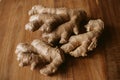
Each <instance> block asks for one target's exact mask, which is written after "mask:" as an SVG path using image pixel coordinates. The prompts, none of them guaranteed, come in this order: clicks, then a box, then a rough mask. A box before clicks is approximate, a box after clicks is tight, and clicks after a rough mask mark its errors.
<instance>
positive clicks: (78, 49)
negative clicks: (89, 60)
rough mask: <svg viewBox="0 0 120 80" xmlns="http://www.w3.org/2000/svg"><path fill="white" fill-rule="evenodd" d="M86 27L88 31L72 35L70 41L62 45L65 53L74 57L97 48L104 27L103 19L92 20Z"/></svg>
mask: <svg viewBox="0 0 120 80" xmlns="http://www.w3.org/2000/svg"><path fill="white" fill-rule="evenodd" d="M85 28H86V30H87V32H86V33H83V34H79V35H74V36H71V37H70V39H69V42H68V43H66V44H64V45H62V46H61V49H62V50H64V51H65V53H68V54H70V55H71V56H74V57H79V56H87V54H86V53H87V52H88V51H92V50H93V49H94V48H96V46H97V40H98V38H99V36H100V34H101V33H102V31H103V29H104V23H103V21H102V20H101V19H97V20H90V21H89V22H88V24H87V25H85Z"/></svg>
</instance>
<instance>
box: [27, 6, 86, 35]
mask: <svg viewBox="0 0 120 80" xmlns="http://www.w3.org/2000/svg"><path fill="white" fill-rule="evenodd" d="M79 14H81V15H79ZM83 14H84V16H82V15H83ZM29 15H30V16H31V17H30V19H29V23H28V24H26V26H25V29H26V30H29V31H36V30H38V29H39V28H40V30H41V31H42V32H47V33H49V32H52V31H53V30H54V29H56V28H57V27H58V26H59V25H61V24H64V23H66V22H68V21H70V20H72V18H73V16H74V17H75V16H76V17H77V18H79V17H81V19H80V21H81V20H82V19H86V17H87V15H86V12H85V11H83V10H78V9H67V8H46V7H43V6H41V5H35V6H33V7H32V9H31V10H30V11H29ZM80 21H79V22H80ZM77 22H78V21H77ZM75 24H76V23H75ZM65 25H66V24H65ZM76 25H77V24H76ZM76 30H77V29H76Z"/></svg>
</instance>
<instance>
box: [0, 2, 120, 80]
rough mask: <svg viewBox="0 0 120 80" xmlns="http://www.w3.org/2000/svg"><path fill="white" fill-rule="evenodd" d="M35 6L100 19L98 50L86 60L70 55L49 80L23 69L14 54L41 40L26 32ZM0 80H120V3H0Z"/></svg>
mask: <svg viewBox="0 0 120 80" xmlns="http://www.w3.org/2000/svg"><path fill="white" fill-rule="evenodd" d="M35 4H42V5H44V6H47V7H67V8H81V9H84V10H85V11H86V12H87V13H88V15H89V16H90V17H91V18H101V19H102V20H103V21H104V22H105V31H104V33H103V35H102V36H101V40H100V41H99V45H98V47H97V48H96V49H95V50H94V51H92V52H90V53H89V56H88V57H85V58H77V59H75V58H73V57H70V56H67V59H66V62H65V63H64V64H63V65H62V66H61V68H60V69H59V70H58V72H57V73H56V74H54V75H53V76H50V77H46V76H43V75H41V74H39V71H38V70H34V71H30V67H24V68H20V67H18V62H17V61H16V55H15V54H14V51H15V47H16V45H17V44H18V43H20V42H30V41H32V40H33V39H36V38H39V37H40V33H39V32H38V31H37V32H34V33H32V32H29V31H25V30H24V25H25V24H26V23H27V22H28V18H29V16H28V10H29V9H31V7H32V6H33V5H35ZM0 44H1V45H0V80H120V0H2V1H1V2H0Z"/></svg>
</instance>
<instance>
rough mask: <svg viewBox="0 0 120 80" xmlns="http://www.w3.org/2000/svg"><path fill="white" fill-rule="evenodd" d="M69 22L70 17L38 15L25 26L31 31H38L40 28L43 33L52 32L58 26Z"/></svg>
mask: <svg viewBox="0 0 120 80" xmlns="http://www.w3.org/2000/svg"><path fill="white" fill-rule="evenodd" d="M68 20H69V17H68V16H64V15H53V14H36V15H32V16H31V17H30V19H29V23H27V24H26V25H25V29H26V30H29V31H36V30H38V29H39V28H40V30H41V31H42V32H51V31H52V30H53V29H55V28H56V27H57V26H58V25H60V24H62V23H65V22H67V21H68Z"/></svg>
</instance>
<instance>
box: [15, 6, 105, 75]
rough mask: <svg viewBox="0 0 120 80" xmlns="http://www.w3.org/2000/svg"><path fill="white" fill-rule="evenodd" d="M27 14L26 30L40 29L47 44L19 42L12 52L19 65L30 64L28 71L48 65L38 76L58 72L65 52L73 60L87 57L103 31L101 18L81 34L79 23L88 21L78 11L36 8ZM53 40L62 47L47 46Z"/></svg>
mask: <svg viewBox="0 0 120 80" xmlns="http://www.w3.org/2000/svg"><path fill="white" fill-rule="evenodd" d="M28 14H29V15H30V19H29V22H28V23H27V24H26V25H25V29H26V30H29V31H33V32H34V31H36V30H40V31H41V32H42V38H43V39H47V43H46V42H44V41H42V40H39V39H36V40H33V41H32V43H31V44H30V43H19V44H18V45H17V48H16V51H15V53H16V54H17V60H18V61H19V66H27V65H31V70H33V69H34V68H35V67H36V65H38V64H43V63H46V64H47V65H45V66H44V67H43V68H41V69H40V73H41V74H44V75H50V74H52V73H55V72H56V71H57V69H58V67H59V66H60V65H61V64H62V63H63V62H64V53H66V54H70V55H71V56H74V57H80V56H87V52H88V51H91V50H93V49H94V48H96V46H97V40H98V38H99V36H100V34H101V33H102V31H103V29H104V23H103V21H102V20H101V19H97V20H90V21H89V22H88V24H87V25H85V26H84V27H85V28H86V33H82V34H80V29H81V28H82V26H81V23H82V22H83V21H86V20H87V19H88V18H87V14H86V12H85V11H83V10H79V9H67V8H46V7H43V6H41V5H36V6H33V7H32V9H31V10H30V11H29V13H28ZM56 41H59V43H60V44H61V45H59V44H57V45H55V46H56V47H52V46H50V44H49V43H54V42H56ZM57 46H59V48H58V47H57Z"/></svg>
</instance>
